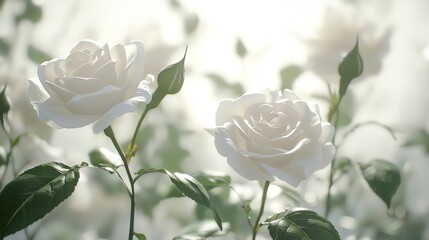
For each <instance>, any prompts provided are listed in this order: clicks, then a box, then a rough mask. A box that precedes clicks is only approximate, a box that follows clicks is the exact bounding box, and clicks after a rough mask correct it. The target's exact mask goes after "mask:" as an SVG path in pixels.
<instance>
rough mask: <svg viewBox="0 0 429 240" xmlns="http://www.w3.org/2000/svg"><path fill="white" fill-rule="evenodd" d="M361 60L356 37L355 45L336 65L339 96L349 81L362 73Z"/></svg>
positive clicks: (342, 94)
mask: <svg viewBox="0 0 429 240" xmlns="http://www.w3.org/2000/svg"><path fill="white" fill-rule="evenodd" d="M362 71H363V60H362V57H361V56H360V53H359V42H358V39H356V45H355V46H354V47H353V49H352V50H351V51H350V52H349V53H348V54H347V55H346V57H345V58H344V59H343V61H342V62H341V63H340V65H339V66H338V73H339V74H340V92H339V93H340V98H341V97H342V96H344V94H345V93H346V91H347V88H348V86H349V84H350V83H351V81H352V80H353V79H355V78H357V77H359V76H360V75H361V74H362Z"/></svg>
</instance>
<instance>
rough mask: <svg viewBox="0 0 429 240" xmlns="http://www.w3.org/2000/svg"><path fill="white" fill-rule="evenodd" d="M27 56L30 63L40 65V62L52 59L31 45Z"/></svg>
mask: <svg viewBox="0 0 429 240" xmlns="http://www.w3.org/2000/svg"><path fill="white" fill-rule="evenodd" d="M27 55H28V58H30V59H31V61H33V62H35V63H37V64H40V63H42V62H45V61H48V60H50V59H52V57H51V56H49V55H48V54H47V53H45V52H43V51H42V50H40V49H38V48H36V47H35V46H33V45H30V46H29V47H28V50H27Z"/></svg>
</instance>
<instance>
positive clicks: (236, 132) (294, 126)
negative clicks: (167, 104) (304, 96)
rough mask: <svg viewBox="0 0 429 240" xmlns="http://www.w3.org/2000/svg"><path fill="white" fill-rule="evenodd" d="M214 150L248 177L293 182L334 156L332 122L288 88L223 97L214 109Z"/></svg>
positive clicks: (322, 165)
mask: <svg viewBox="0 0 429 240" xmlns="http://www.w3.org/2000/svg"><path fill="white" fill-rule="evenodd" d="M216 126H217V127H216V128H215V129H214V130H212V131H211V133H212V134H213V135H214V137H215V145H216V148H217V151H218V152H219V153H220V154H221V155H222V156H224V157H227V161H228V164H229V165H230V166H231V167H232V168H233V169H234V170H235V171H237V172H238V173H239V174H241V175H242V176H243V177H245V178H247V179H249V180H267V181H273V180H274V176H275V177H277V178H279V179H281V180H283V181H286V182H287V183H289V184H291V185H293V186H297V185H298V184H299V183H300V182H301V181H302V180H304V179H306V178H308V177H309V176H310V175H311V174H312V173H313V172H314V171H316V170H319V169H322V168H324V167H326V166H327V165H328V164H329V163H330V162H331V160H332V159H333V157H334V153H335V147H334V146H333V144H332V137H333V134H334V128H333V127H332V126H331V124H330V123H328V122H324V121H322V119H321V118H320V115H319V113H318V112H317V111H315V110H312V109H311V108H310V107H309V106H308V104H307V103H306V102H304V101H303V100H301V99H300V98H299V97H298V96H297V95H296V94H295V93H293V92H292V91H290V90H284V91H283V92H280V91H268V90H267V91H266V92H262V93H247V94H244V95H243V96H241V97H239V98H237V99H235V100H229V99H228V100H224V101H222V102H221V103H220V105H219V108H218V110H217V113H216Z"/></svg>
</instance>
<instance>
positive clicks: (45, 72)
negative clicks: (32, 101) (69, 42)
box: [37, 59, 60, 98]
mask: <svg viewBox="0 0 429 240" xmlns="http://www.w3.org/2000/svg"><path fill="white" fill-rule="evenodd" d="M57 61H59V59H52V60H51V61H47V62H44V63H42V64H40V65H39V67H38V68H37V76H38V77H39V80H40V83H41V84H42V86H43V88H44V89H45V90H46V92H47V93H48V94H49V95H50V96H51V97H55V98H60V97H59V96H58V94H57V93H56V92H55V91H54V90H52V89H51V88H50V87H49V86H48V85H47V84H46V82H49V81H54V80H55V79H56V78H57V74H56V73H55V64H57Z"/></svg>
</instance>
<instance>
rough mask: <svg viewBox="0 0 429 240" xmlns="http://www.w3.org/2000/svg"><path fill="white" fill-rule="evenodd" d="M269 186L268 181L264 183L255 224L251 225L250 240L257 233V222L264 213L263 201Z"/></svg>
mask: <svg viewBox="0 0 429 240" xmlns="http://www.w3.org/2000/svg"><path fill="white" fill-rule="evenodd" d="M269 186H270V181H265V183H264V190H263V191H262V200H261V207H260V208H259V213H258V216H257V217H256V221H255V224H254V225H253V234H252V240H255V239H256V234H257V233H258V230H259V221H260V220H261V217H262V214H263V213H264V208H265V201H266V200H267V192H268V187H269Z"/></svg>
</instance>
